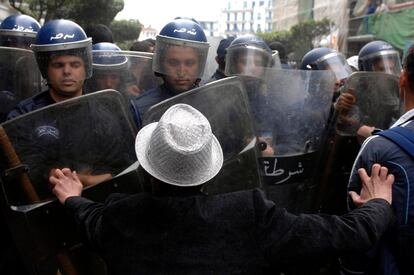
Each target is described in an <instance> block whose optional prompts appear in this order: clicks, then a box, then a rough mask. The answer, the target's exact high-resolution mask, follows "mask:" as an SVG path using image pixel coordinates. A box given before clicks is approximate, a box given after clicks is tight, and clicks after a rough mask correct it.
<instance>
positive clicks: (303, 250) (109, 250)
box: [65, 190, 392, 274]
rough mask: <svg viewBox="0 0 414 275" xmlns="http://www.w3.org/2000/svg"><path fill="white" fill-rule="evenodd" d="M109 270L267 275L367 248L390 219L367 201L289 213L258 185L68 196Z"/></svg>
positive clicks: (386, 209) (385, 208)
mask: <svg viewBox="0 0 414 275" xmlns="http://www.w3.org/2000/svg"><path fill="white" fill-rule="evenodd" d="M65 206H66V208H67V209H68V210H69V212H70V213H72V214H73V216H74V218H75V219H76V221H77V223H78V225H79V226H80V229H81V232H82V233H83V236H84V237H85V239H86V241H87V242H88V243H89V244H90V245H91V246H92V247H93V248H95V249H96V250H97V251H98V252H99V253H100V254H101V255H102V256H103V258H104V259H105V261H106V262H107V264H108V269H109V272H110V274H267V273H269V272H270V271H274V270H276V269H279V268H283V266H285V265H289V264H291V263H292V262H297V261H299V260H307V261H311V260H312V259H318V257H321V256H324V255H331V254H340V253H344V252H349V251H352V250H365V249H368V248H369V247H370V246H371V245H372V244H373V243H374V242H375V241H376V240H377V239H378V238H379V237H380V235H381V234H382V233H383V232H384V231H385V230H386V229H387V227H388V224H389V223H390V221H391V217H392V211H391V207H390V205H389V204H388V203H387V202H386V201H385V200H381V199H376V200H371V201H370V202H368V203H366V204H365V205H364V206H362V207H360V208H359V209H357V210H355V211H354V212H352V213H349V214H347V215H345V216H343V217H338V216H327V215H325V216H322V215H300V216H295V215H292V214H289V213H288V212H286V211H285V210H284V209H281V208H277V207H276V206H275V205H274V203H273V202H271V201H268V200H266V199H265V198H264V194H263V193H262V192H261V191H260V190H250V191H240V192H234V193H228V194H222V195H215V196H206V195H197V196H184V197H157V196H153V195H151V194H147V193H141V194H136V195H125V194H113V195H111V196H110V197H109V198H108V199H107V201H106V202H105V204H101V203H95V202H92V201H90V200H88V199H85V198H82V197H71V198H68V199H67V200H66V204H65Z"/></svg>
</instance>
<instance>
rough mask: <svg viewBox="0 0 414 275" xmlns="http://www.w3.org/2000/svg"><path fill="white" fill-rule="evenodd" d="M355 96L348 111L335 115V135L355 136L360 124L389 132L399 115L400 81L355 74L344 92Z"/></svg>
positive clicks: (400, 110)
mask: <svg viewBox="0 0 414 275" xmlns="http://www.w3.org/2000/svg"><path fill="white" fill-rule="evenodd" d="M343 90H344V91H346V92H350V93H352V94H353V95H354V96H355V104H354V106H353V107H352V109H351V110H350V111H340V112H339V114H338V124H337V129H338V133H339V134H341V135H351V136H355V135H356V134H357V131H358V129H359V127H361V126H362V125H366V126H372V127H375V128H380V129H388V128H389V127H390V126H391V125H392V124H393V123H394V122H395V121H396V120H397V119H398V118H399V117H400V116H401V115H402V108H401V101H400V87H399V78H398V77H397V76H395V75H390V74H385V73H378V72H356V73H353V74H352V75H351V76H350V77H349V78H348V79H347V81H346V83H345V87H344V89H343Z"/></svg>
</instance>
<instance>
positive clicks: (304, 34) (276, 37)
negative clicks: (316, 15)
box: [257, 19, 330, 62]
mask: <svg viewBox="0 0 414 275" xmlns="http://www.w3.org/2000/svg"><path fill="white" fill-rule="evenodd" d="M329 31H330V21H329V20H328V19H323V20H320V21H314V20H310V21H304V22H300V23H299V24H297V25H295V26H293V27H292V28H290V30H289V31H280V32H269V33H258V34H257V35H258V36H260V37H261V38H263V39H264V40H265V41H266V42H269V43H270V42H272V41H279V42H281V43H282V44H283V45H284V46H285V47H286V51H287V53H290V55H291V56H292V58H291V59H293V60H296V61H298V62H300V60H302V57H303V56H304V55H305V54H306V53H307V52H308V51H310V50H311V49H313V48H314V44H313V42H314V41H315V40H317V39H319V38H321V37H322V36H323V35H327V34H329Z"/></svg>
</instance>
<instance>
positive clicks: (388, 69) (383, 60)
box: [371, 55, 401, 76]
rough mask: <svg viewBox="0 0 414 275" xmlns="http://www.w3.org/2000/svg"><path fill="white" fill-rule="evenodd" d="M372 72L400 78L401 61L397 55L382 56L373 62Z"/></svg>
mask: <svg viewBox="0 0 414 275" xmlns="http://www.w3.org/2000/svg"><path fill="white" fill-rule="evenodd" d="M371 70H372V71H374V72H381V73H386V74H392V75H396V76H399V75H400V73H401V63H400V59H399V57H398V56H395V55H382V56H380V57H378V58H376V59H375V60H374V61H373V62H372V66H371Z"/></svg>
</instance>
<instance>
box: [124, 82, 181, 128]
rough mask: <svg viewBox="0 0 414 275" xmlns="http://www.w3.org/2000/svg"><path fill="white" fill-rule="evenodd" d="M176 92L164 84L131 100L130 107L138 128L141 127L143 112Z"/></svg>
mask: <svg viewBox="0 0 414 275" xmlns="http://www.w3.org/2000/svg"><path fill="white" fill-rule="evenodd" d="M175 95H176V94H175V93H174V92H173V91H171V89H169V88H168V87H167V86H166V85H161V86H158V87H157V88H153V89H151V90H148V91H146V92H145V93H143V94H142V95H140V96H138V97H136V98H135V99H133V100H131V107H132V111H133V114H134V119H135V123H136V124H137V126H138V129H140V128H141V127H142V118H143V116H144V113H145V112H146V111H147V110H148V109H149V108H150V107H151V106H152V105H155V104H157V103H159V102H161V101H163V100H166V99H169V98H171V97H173V96H175Z"/></svg>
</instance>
